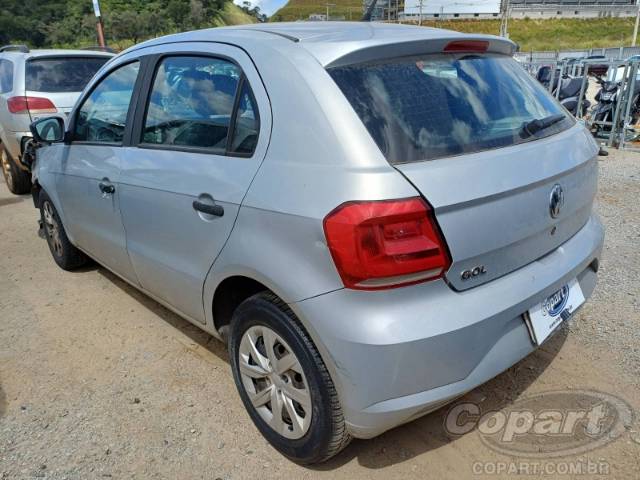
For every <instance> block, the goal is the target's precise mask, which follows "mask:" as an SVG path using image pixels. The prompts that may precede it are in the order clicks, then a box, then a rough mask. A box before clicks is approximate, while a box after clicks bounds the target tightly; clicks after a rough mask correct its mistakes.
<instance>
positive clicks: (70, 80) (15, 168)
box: [0, 45, 113, 194]
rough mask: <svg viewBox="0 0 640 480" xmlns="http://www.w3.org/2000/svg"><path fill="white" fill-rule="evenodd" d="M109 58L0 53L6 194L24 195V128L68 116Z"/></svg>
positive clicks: (27, 179) (22, 50)
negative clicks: (54, 115) (52, 116)
mask: <svg viewBox="0 0 640 480" xmlns="http://www.w3.org/2000/svg"><path fill="white" fill-rule="evenodd" d="M112 56H113V53H110V52H103V51H87V50H29V48H27V47H26V46H24V45H7V46H5V47H2V48H0V159H1V161H2V162H1V163H2V173H3V175H4V179H5V181H6V182H7V186H8V187H9V190H10V191H11V192H13V193H15V194H22V193H28V192H29V189H30V188H31V174H30V172H29V168H30V165H29V159H28V158H27V157H23V153H24V152H25V150H27V145H28V141H29V140H30V138H31V133H30V132H29V124H30V123H31V122H32V121H34V120H37V119H38V118H40V117H42V116H43V115H50V114H52V113H62V114H65V115H66V114H68V113H69V112H70V111H71V108H72V107H73V104H74V103H75V101H76V99H77V98H78V96H79V95H80V92H81V91H82V89H83V88H84V86H85V85H86V84H87V82H88V81H89V80H90V79H91V77H93V75H94V74H95V73H96V72H97V71H98V70H99V69H100V67H102V65H104V63H105V62H106V61H107V60H109V58H111V57H112Z"/></svg>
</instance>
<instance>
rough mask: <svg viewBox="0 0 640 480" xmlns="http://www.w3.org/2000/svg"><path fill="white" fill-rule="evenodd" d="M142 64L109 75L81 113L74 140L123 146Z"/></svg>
mask: <svg viewBox="0 0 640 480" xmlns="http://www.w3.org/2000/svg"><path fill="white" fill-rule="evenodd" d="M139 70H140V64H139V63H138V62H133V63H129V64H127V65H124V66H122V67H119V68H117V69H116V70H114V71H112V72H111V73H109V74H108V75H107V76H106V77H105V78H103V79H102V80H101V81H100V82H99V83H98V85H97V86H96V87H95V88H94V89H93V90H92V92H91V93H90V94H89V96H88V97H86V99H85V100H84V103H83V104H82V107H80V110H78V115H77V117H76V125H75V131H74V140H76V141H83V142H92V143H109V144H113V143H116V144H117V143H121V142H122V139H123V137H124V131H125V127H126V122H127V116H128V113H129V104H130V103H131V97H132V96H133V89H134V87H135V84H136V79H137V78H138V71H139Z"/></svg>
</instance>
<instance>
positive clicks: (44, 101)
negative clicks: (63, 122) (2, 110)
mask: <svg viewBox="0 0 640 480" xmlns="http://www.w3.org/2000/svg"><path fill="white" fill-rule="evenodd" d="M7 106H8V107H9V111H10V112H11V113H29V112H31V113H56V112H57V111H58V110H57V109H56V106H55V105H54V104H53V102H51V100H49V99H48V98H41V97H11V98H10V99H9V100H7Z"/></svg>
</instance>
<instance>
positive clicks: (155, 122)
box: [142, 56, 242, 153]
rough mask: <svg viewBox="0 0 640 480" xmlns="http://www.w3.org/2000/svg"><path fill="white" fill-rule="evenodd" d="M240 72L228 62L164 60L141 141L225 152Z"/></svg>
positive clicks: (154, 87) (157, 73)
mask: <svg viewBox="0 0 640 480" xmlns="http://www.w3.org/2000/svg"><path fill="white" fill-rule="evenodd" d="M241 75H242V71H241V70H240V68H239V67H238V66H237V65H235V64H233V63H231V62H229V61H226V60H222V59H217V58H207V57H187V56H180V57H168V58H165V59H164V60H162V61H161V62H160V64H159V66H158V69H157V71H156V75H155V79H154V81H153V87H152V89H151V94H150V97H149V105H148V107H147V113H146V117H145V121H144V128H143V132H142V142H143V143H145V144H152V145H166V146H173V147H194V148H206V149H210V150H212V151H216V152H220V153H224V152H225V151H226V148H227V138H228V136H229V128H230V126H231V119H232V117H233V111H234V106H235V99H236V90H237V89H238V84H239V82H240V77H241Z"/></svg>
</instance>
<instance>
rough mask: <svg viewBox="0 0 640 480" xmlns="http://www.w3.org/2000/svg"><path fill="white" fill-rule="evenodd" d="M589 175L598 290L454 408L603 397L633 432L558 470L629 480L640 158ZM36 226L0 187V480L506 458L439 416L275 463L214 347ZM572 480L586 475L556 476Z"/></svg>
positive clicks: (251, 472)
mask: <svg viewBox="0 0 640 480" xmlns="http://www.w3.org/2000/svg"><path fill="white" fill-rule="evenodd" d="M600 166H601V179H600V194H599V205H598V209H599V211H600V214H601V216H602V218H603V221H604V223H605V225H606V226H607V229H608V230H607V240H606V248H605V253H604V257H603V260H602V264H601V270H600V278H599V285H598V288H597V291H596V294H595V295H594V297H592V299H591V300H590V301H589V303H588V304H587V305H586V306H585V307H584V308H583V309H582V310H581V311H580V313H579V314H578V315H576V317H575V318H573V319H572V323H571V326H570V327H569V328H564V329H563V330H561V331H560V332H559V333H558V334H556V335H555V336H554V337H553V338H552V339H551V340H550V341H549V342H547V343H546V344H545V345H543V346H542V347H541V348H540V349H538V350H537V351H536V352H535V353H533V354H532V355H530V356H529V357H527V358H525V359H524V360H523V361H521V362H520V363H518V364H517V365H515V366H514V367H512V368H511V369H509V370H508V371H507V372H505V373H503V374H501V375H500V376H498V377H497V378H495V379H494V380H492V381H490V382H489V383H487V384H485V385H483V386H482V387H479V388H477V389H476V390H474V391H472V392H470V393H469V394H467V395H466V396H465V397H464V399H465V400H470V401H476V402H478V403H480V404H481V405H482V406H483V409H495V410H501V409H503V408H505V407H506V406H508V405H509V404H511V403H512V402H513V401H516V400H517V399H518V398H520V397H522V396H523V395H530V394H534V393H538V392H546V391H550V390H571V389H590V390H598V391H602V392H607V393H611V394H614V395H616V396H618V397H620V398H622V399H624V400H625V401H626V402H627V403H628V404H629V405H630V406H631V407H632V409H633V410H634V412H636V413H635V417H636V418H635V419H634V420H633V423H632V425H630V426H629V427H628V428H627V429H626V431H625V432H624V433H623V434H622V436H621V437H619V438H617V439H616V440H615V441H612V442H611V443H608V444H607V445H606V446H604V447H602V448H599V449H597V450H593V451H590V452H588V453H585V454H581V455H578V456H574V457H571V456H569V457H564V458H561V459H560V460H562V461H580V462H582V461H585V460H593V461H598V462H606V463H607V464H608V465H609V466H610V470H609V472H608V474H607V475H605V477H606V478H619V479H634V478H636V479H637V478H640V460H639V459H640V422H639V421H638V419H637V417H638V413H637V412H639V411H640V344H639V340H640V333H639V332H640V328H639V327H640V324H639V320H640V308H639V305H638V298H639V297H640V295H639V293H640V289H639V287H638V280H639V278H640V276H639V275H638V272H639V271H640V248H639V247H640V201H638V199H639V198H640V183H639V182H640V154H632V153H614V154H612V155H611V156H609V157H606V158H602V159H601V161H600ZM37 217H38V215H37V211H36V210H35V209H34V208H33V205H32V203H31V199H30V197H28V196H25V197H15V196H12V195H11V194H10V193H9V192H8V191H7V189H6V186H5V185H4V183H0V292H1V294H0V479H3V480H4V479H11V480H13V479H28V478H29V479H30V478H52V479H81V480H85V479H104V478H116V479H120V478H141V479H143V478H167V479H177V478H180V479H190V478H194V479H199V478H203V479H212V480H213V479H241V478H348V479H364V478H366V479H369V478H371V479H377V478H382V479H385V480H388V479H396V478H398V479H410V478H421V479H424V478H433V479H446V478H451V479H466V478H475V477H476V473H477V472H475V473H474V470H473V465H474V463H475V462H510V461H512V460H514V459H512V458H510V457H509V456H506V455H503V454H500V453H497V452H495V451H494V450H491V449H489V448H488V447H487V446H485V444H484V443H483V442H482V441H481V438H480V435H479V433H478V432H477V431H471V432H469V433H468V434H466V435H463V436H461V437H455V438H453V437H450V436H449V435H447V434H446V432H445V430H444V427H443V422H444V419H445V415H446V413H447V411H448V407H444V408H442V409H441V410H439V411H437V412H435V413H433V414H431V415H428V416H426V417H423V418H421V419H419V420H417V421H414V422H412V423H410V424H408V425H404V426H401V427H399V428H396V429H395V430H393V431H390V432H387V433H386V434H384V435H382V436H380V437H378V438H376V439H373V440H370V441H354V442H353V443H352V444H351V445H350V446H349V447H348V448H347V449H346V450H345V451H343V452H342V453H341V454H340V455H339V456H338V457H336V458H335V459H333V460H331V461H330V462H328V463H325V464H322V465H320V466H316V467H313V468H308V467H301V466H298V465H296V464H294V463H292V462H290V461H288V460H287V459H285V458H284V457H282V456H281V455H280V454H278V453H277V452H276V451H275V450H274V449H273V448H271V447H270V446H269V445H268V444H267V443H266V441H265V440H263V438H262V437H261V436H260V434H259V433H258V431H257V430H256V429H255V428H254V426H253V424H252V423H251V421H250V419H249V417H248V415H247V414H246V413H245V411H244V408H243V406H242V404H241V402H240V398H239V396H238V394H237V392H236V389H235V386H234V383H233V379H232V376H231V372H230V367H229V362H228V358H227V353H226V350H225V348H224V346H223V345H222V343H221V342H219V341H217V340H215V339H213V338H212V337H210V336H208V335H206V334H204V333H202V332H201V331H200V330H198V329H197V328H196V327H194V326H192V325H190V324H189V323H187V322H186V321H184V320H182V319H180V318H179V317H177V316H176V315H174V314H173V313H171V312H169V311H168V310H167V309H165V308H163V307H162V306H160V305H159V304H157V303H155V302H154V301H152V300H150V299H148V298H146V297H145V296H143V295H142V294H140V293H138V292H137V291H136V290H134V289H133V288H132V287H130V286H128V285H127V284H125V283H123V282H122V281H120V280H119V279H117V278H116V277H115V276H114V275H112V274H111V273H109V272H108V271H106V270H105V269H103V268H100V267H97V266H93V267H90V268H86V269H84V270H81V271H78V272H75V273H67V272H63V271H62V270H60V269H59V268H57V267H56V266H55V264H54V262H53V260H52V259H51V257H50V254H49V251H48V249H47V245H46V243H45V241H44V240H42V239H40V238H39V237H38V236H37V234H36V229H37V227H36V220H37ZM554 461H558V459H555V460H554ZM507 476H508V475H491V474H488V475H486V476H485V478H491V477H494V478H495V477H499V478H506V477H507ZM523 476H524V475H523ZM551 476H554V475H551ZM574 477H576V478H586V476H578V475H566V476H564V477H563V478H574Z"/></svg>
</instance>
